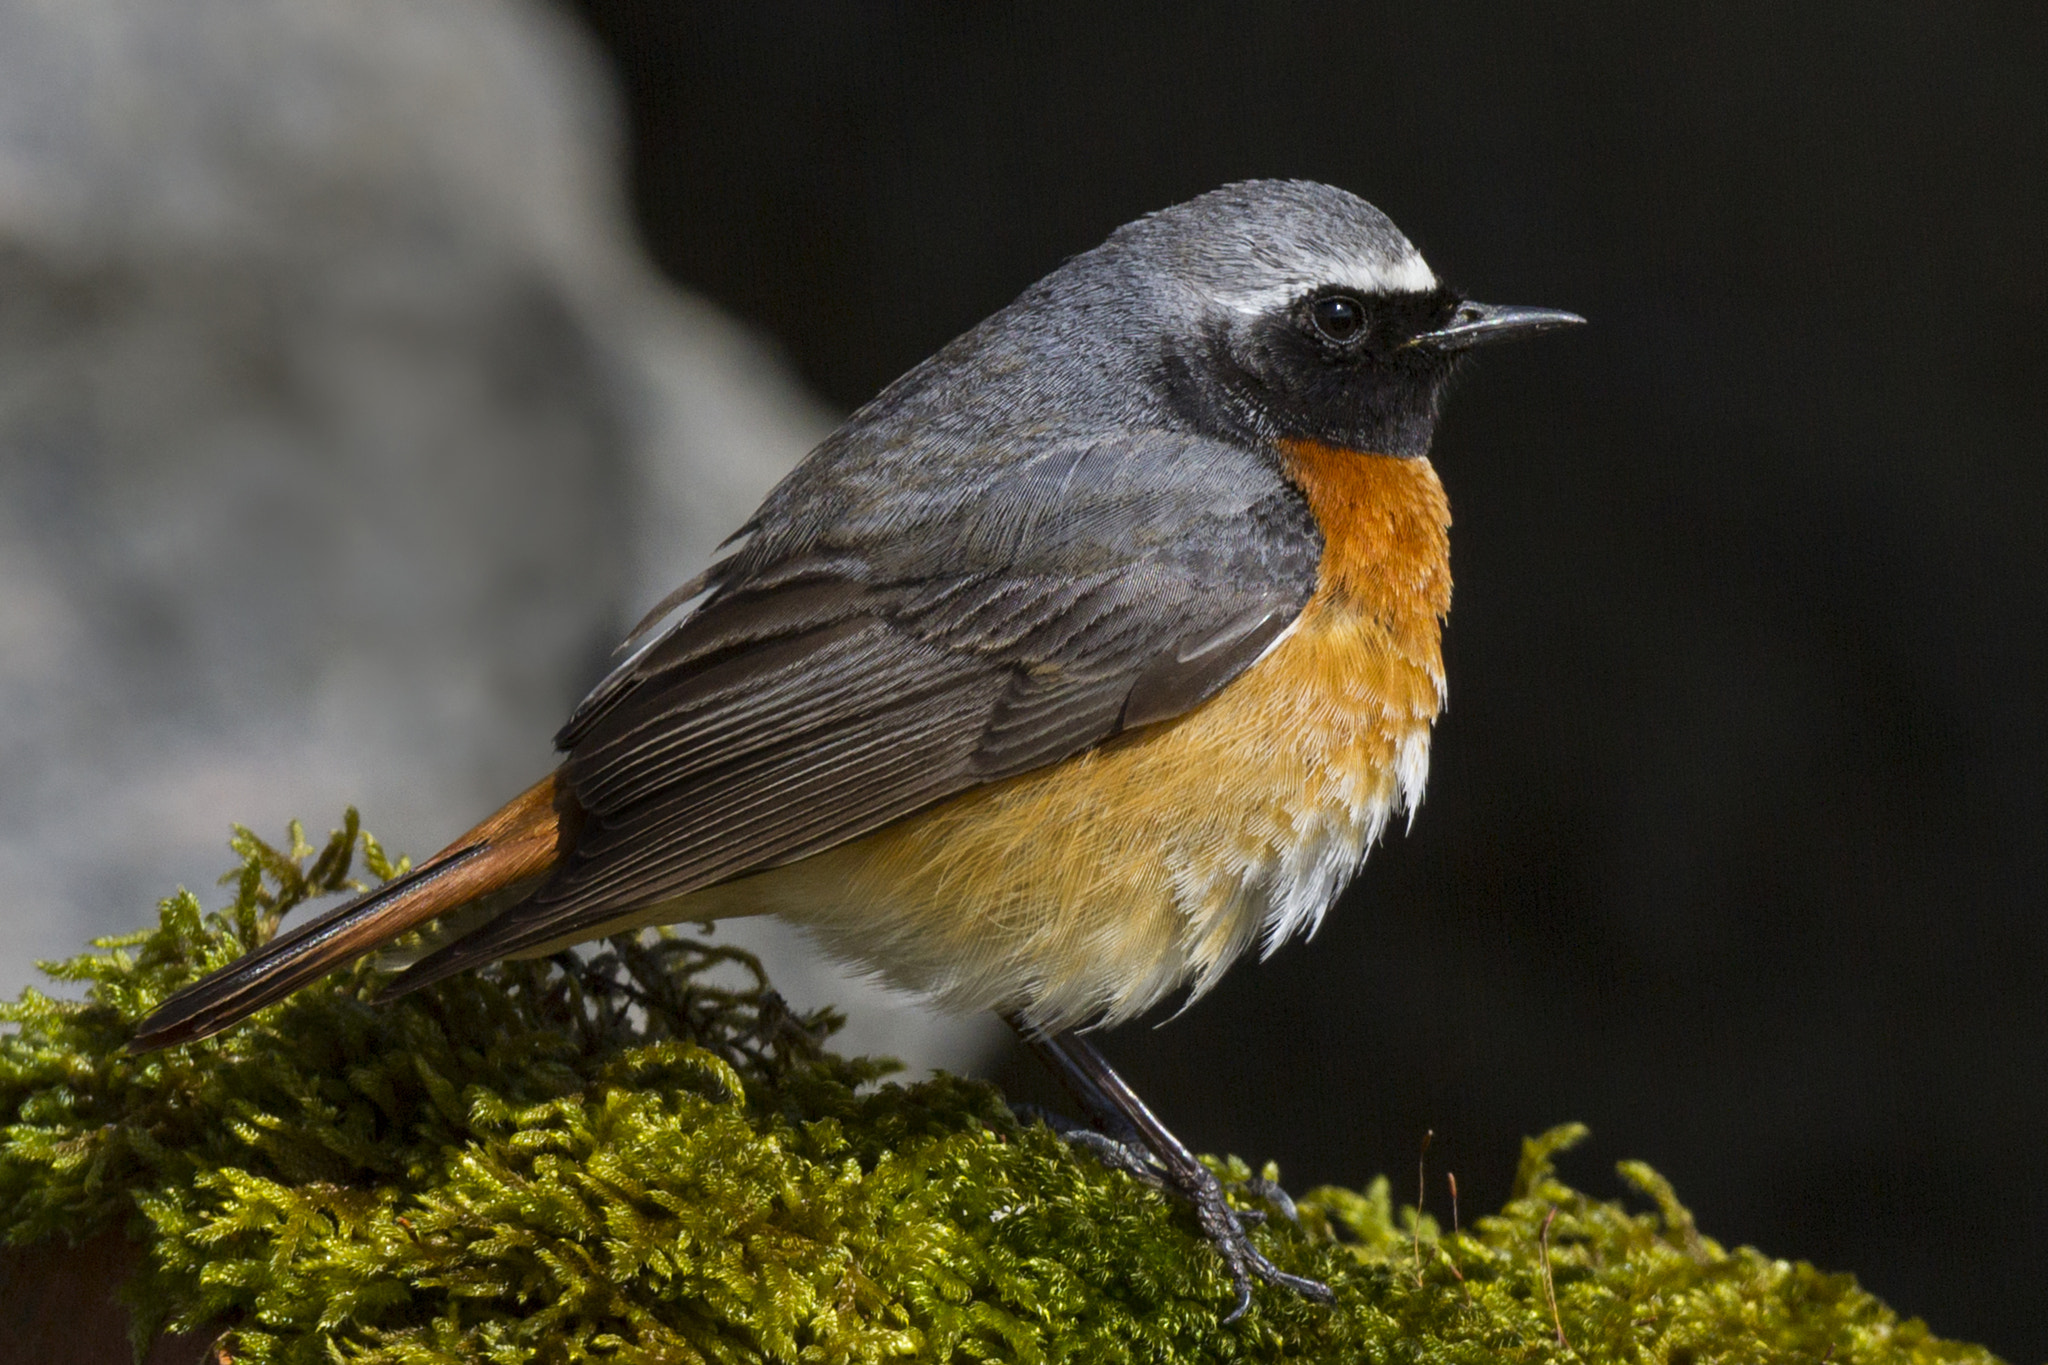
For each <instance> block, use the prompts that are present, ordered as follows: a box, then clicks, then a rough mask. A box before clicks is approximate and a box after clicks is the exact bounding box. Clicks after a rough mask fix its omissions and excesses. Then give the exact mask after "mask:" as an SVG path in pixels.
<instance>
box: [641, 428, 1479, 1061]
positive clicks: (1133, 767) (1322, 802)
mask: <svg viewBox="0 0 2048 1365" xmlns="http://www.w3.org/2000/svg"><path fill="white" fill-rule="evenodd" d="M1285 457H1286V460H1287V468H1288V472H1289V474H1290V476H1291V477H1292V478H1293V479H1294V481H1295V482H1296V484H1297V485H1298V486H1299V487H1300V488H1301V489H1302V491H1303V492H1304V494H1306V496H1307V498H1308V501H1309V504H1310V507H1311V508H1312V509H1313V510H1314V512H1315V514H1316V517H1317V520H1318V521H1319V522H1320V523H1321V525H1322V528H1323V533H1324V537H1325V548H1324V553H1323V557H1322V562H1321V569H1320V574H1319V579H1318V584H1317V588H1316V592H1315V594H1314V596H1313V597H1312V598H1311V600H1310V601H1309V603H1308V605H1307V607H1306V608H1305V609H1304V610H1303V612H1302V614H1301V617H1300V619H1299V620H1298V621H1297V623H1296V625H1295V627H1294V628H1293V629H1292V630H1291V631H1290V632H1289V633H1288V634H1287V635H1285V636H1284V637H1282V639H1281V640H1280V641H1279V643H1278V644H1276V645H1275V646H1274V648H1273V649H1272V650H1271V651H1269V652H1268V654H1267V655H1266V657H1265V658H1263V659H1261V660H1260V661H1259V662H1258V663H1256V664H1254V665H1253V666H1252V667H1251V668H1250V669H1248V670H1246V672H1245V673H1244V674H1243V675H1242V676H1240V677H1239V678H1238V679H1236V680H1235V681H1234V682H1232V683H1231V684H1230V685H1229V686H1227V687H1226V688H1224V689H1223V691H1222V692H1220V693H1219V694H1218V695H1216V696H1215V697H1213V698H1211V699H1210V700H1209V701H1207V702H1205V703H1204V704H1203V705H1201V706H1200V707H1197V708H1196V709H1195V710H1194V711H1191V712H1189V713H1188V714H1187V715H1185V716H1182V717H1179V718H1178V719H1175V720H1170V721H1164V722H1161V723H1159V724H1157V725H1150V726H1145V727H1143V728H1141V729H1138V730H1134V731H1132V732H1130V733H1128V734H1126V735H1123V736H1120V737H1119V738H1117V739H1116V740H1113V741H1111V742H1110V743H1107V744H1105V745H1102V746H1101V747H1100V748H1097V749H1095V750H1092V751H1090V752H1088V753H1086V754H1083V755H1080V756H1079V757H1076V758H1073V759H1070V760H1068V761H1066V762H1064V763H1060V764H1057V765H1055V766H1053V767H1051V768H1046V769H1041V770H1039V771H1037V772H1032V773H1026V774H1023V775H1021V776H1019V777H1014V778H1010V779H1008V780H1006V781H1003V782H999V783H994V784H991V785H990V786H987V787H983V788H980V789H978V790H975V791H972V792H969V793H966V794H965V795H963V796H960V797H956V798H954V799H953V800H951V801H948V802H945V803H944V804H942V805H940V806H937V807H935V808H933V809H931V810H929V811H926V812H923V813H922V814H920V815H917V816H914V817H912V818H911V819H909V820H905V821H902V822H900V823H898V824H895V825H892V826H890V827H889V828H887V829H885V830H882V831H880V832H878V833H876V834H873V835H870V836H868V837H867V838H865V839H861V840H858V841H856V842H854V843H850V844H846V845H843V846H841V847H839V848H837V849H833V850H830V851H828V852H826V853H822V854H819V855H817V856H815V857H812V858H808V859H805V860H804V861H802V862H800V863H796V864H792V865H791V866H789V867H784V868H778V869H776V870H774V871H772V872H768V873H763V874H761V875H759V876H755V877H750V878H747V879H745V880H743V881H739V882H734V883H730V884H728V885H726V886H722V887H714V888H711V889H710V890H708V891H705V892H700V893H698V894H697V895H696V896H693V897H690V898H689V899H688V900H686V901H685V902H683V903H682V904H681V906H679V907H671V909H672V910H673V911H674V914H673V916H672V917H676V918H687V917H689V916H690V915H695V914H701V915H703V916H705V917H709V918H715V917H719V916H722V915H728V914H753V913H767V912H773V913H780V914H783V915H785V916H786V917H788V918H791V919H794V920H797V921H799V922H801V923H803V924H805V925H807V926H809V927H810V928H811V929H812V930H813V931H814V932H815V933H816V934H817V935H818V936H819V937H820V938H821V939H822V940H823V941H824V942H825V944H826V945H827V947H828V948H830V949H832V950H834V951H836V952H837V953H839V954H840V955H841V956H843V957H845V958H847V959H849V960H851V961H853V962H856V963H859V964H861V965H863V966H866V967H869V968H871V969H873V970H875V971H876V972H878V973H879V974H880V975H882V976H883V977H885V978H886V979H889V980H891V981H893V982H895V983H896V984H898V985H901V986H905V987H908V988H910V989H913V990H917V991H920V992H924V993H928V994H930V995H932V996H934V997H936V998H937V999H938V1000H939V1001H940V1002H941V1003H942V1004H946V1005H950V1006H954V1007H958V1008H962V1009H968V1008H975V1009H980V1008H998V1009H1014V1010H1021V1011H1023V1012H1024V1013H1025V1014H1026V1016H1027V1017H1028V1018H1030V1019H1031V1020H1032V1021H1033V1022H1035V1023H1038V1024H1041V1025H1045V1026H1048V1027H1064V1026H1068V1025H1071V1024H1075V1023H1079V1022H1083V1021H1086V1020H1088V1019H1093V1018H1102V1019H1104V1020H1105V1021H1107V1022H1115V1021H1117V1020H1120V1019H1123V1018H1128V1017H1129V1016H1131V1015H1134V1014H1137V1013H1139V1012H1141V1011H1143V1010H1144V1009H1145V1008H1147V1007H1148V1006H1150V1005H1151V1004H1153V1003H1154V1002H1156V1001H1157V1000H1158V999H1160V998H1161V997H1162V996H1164V995H1165V994H1167V993H1168V992H1169V991H1171V990H1173V989H1174V988H1175V987H1177V986H1179V985H1181V984H1183V983H1188V982H1192V983H1193V985H1194V987H1195V989H1196V990H1197V991H1200V990H1204V989H1207V988H1208V987H1209V986H1210V985H1212V984H1213V983H1214V982H1215V980H1216V979H1217V978H1218V977H1219V976H1220V975H1221V973H1222V972H1223V970H1224V968H1226V967H1227V966H1229V964H1230V963H1231V961H1232V960H1233V959H1235V958H1236V957H1237V956H1238V955H1239V954H1240V953H1242V952H1243V951H1244V949H1246V948H1247V947H1249V946H1250V944H1251V943H1252V942H1253V941H1254V940H1256V939H1258V938H1259V937H1260V936H1261V935H1262V934H1263V936H1264V938H1265V940H1266V942H1267V944H1268V946H1269V947H1270V946H1273V945H1277V944H1278V943H1279V942H1281V941H1283V940H1284V939H1286V938H1287V937H1289V936H1290V935H1292V934H1294V933H1296V932H1298V931H1303V930H1307V929H1312V928H1313V927H1314V925H1315V924H1316V922H1317V921H1318V920H1319V919H1320V918H1321V916H1322V913H1323V911H1324V909H1326V908H1327V906H1328V904H1329V902H1330V901H1331V900H1332V899H1333V898H1334V897H1335V896H1336V894H1337V892H1338V891H1339V890H1341V889H1342V888H1343V884H1344V881H1345V880H1346V879H1347V878H1348V877H1349V876H1350V874H1351V872H1352V871H1353V870H1354V869H1355V868H1356V867H1357V865H1358V863H1359V862H1360V861H1361V860H1362V859H1363V858H1364V855H1365V851H1366V849H1367V847H1368V846H1369V845H1370V844H1371V842H1372V841H1373V840H1374V839H1375V838H1377V837H1378V835H1379V833H1380V831H1381V829H1382V828H1383V827H1384V825H1385V823H1386V821H1387V820H1388V818H1389V817H1390V816H1391V815H1392V814H1393V813H1395V812H1396V811H1397V810H1400V809H1402V808H1404V807H1405V808H1407V809H1410V810H1411V811H1412V809H1413V807H1414V804H1415V802H1416V801H1418V800H1419V799H1420V797H1421V788H1422V781H1423V777H1424V775H1425V773H1426V771H1427V767H1428V753H1429V726H1430V722H1431V721H1432V720H1433V719H1434V718H1435V716H1436V714H1437V711H1438V709H1439V708H1440V706H1441V704H1442V697H1443V665H1442V659H1441V655H1440V653H1439V649H1438V636H1439V629H1440V624H1441V620H1442V617H1443V615H1444V612H1445V611H1446V610H1447V609H1448V608H1449V605H1450V588H1451V584H1450V572H1449V563H1448V553H1449V543H1448V530H1447V528H1448V525H1449V521H1450V513H1449V508H1448V505H1447V504H1446V502H1445V499H1444V494H1443V489H1442V487H1441V485H1440V484H1439V483H1438V482H1437V478H1436V474H1435V471H1434V470H1432V469H1431V468H1430V465H1429V462H1428V461H1427V460H1423V459H1406V460H1403V459H1392V458H1388V457H1384V456H1374V455H1360V454H1357V453H1354V452H1351V451H1343V450H1336V449H1333V448H1330V447H1327V446H1321V445H1313V444H1306V443H1303V444H1296V445H1290V446H1288V447H1286V449H1285Z"/></svg>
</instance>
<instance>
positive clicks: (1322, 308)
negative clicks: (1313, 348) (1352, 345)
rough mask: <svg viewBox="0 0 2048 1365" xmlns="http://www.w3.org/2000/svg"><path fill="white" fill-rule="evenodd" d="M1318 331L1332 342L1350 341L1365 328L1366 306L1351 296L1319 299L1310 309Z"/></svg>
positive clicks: (1333, 295)
mask: <svg viewBox="0 0 2048 1365" xmlns="http://www.w3.org/2000/svg"><path fill="white" fill-rule="evenodd" d="M1309 316H1310V317H1311V318H1313V319H1314V320H1315V324H1316V330H1317V331H1318V332H1321V333H1322V334H1323V335H1324V336H1326V337H1328V338H1329V339H1330V340H1332V341H1349V340H1351V339H1352V338H1353V337H1355V336H1357V335H1358V333H1359V331H1360V329H1361V328H1363V327H1364V326H1365V305H1364V304H1362V303H1360V302H1359V301H1358V300H1357V299H1354V298H1352V297H1351V296H1350V295H1349V294H1332V295H1330V296H1329V297H1328V298H1323V299H1317V300H1316V301H1315V305H1314V306H1313V307H1311V308H1310V309H1309Z"/></svg>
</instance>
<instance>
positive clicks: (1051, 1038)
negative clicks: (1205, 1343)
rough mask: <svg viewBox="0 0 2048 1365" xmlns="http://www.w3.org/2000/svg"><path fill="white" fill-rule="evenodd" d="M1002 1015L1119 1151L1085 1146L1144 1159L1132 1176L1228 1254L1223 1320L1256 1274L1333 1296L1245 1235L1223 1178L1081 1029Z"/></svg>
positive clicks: (1124, 1161)
mask: <svg viewBox="0 0 2048 1365" xmlns="http://www.w3.org/2000/svg"><path fill="white" fill-rule="evenodd" d="M1005 1019H1006V1021H1007V1022H1008V1023H1009V1025H1010V1027H1012V1028H1014V1029H1016V1030H1017V1033H1018V1036H1019V1037H1021V1038H1023V1040H1024V1041H1025V1042H1026V1043H1028V1044H1030V1045H1031V1049H1032V1051H1034V1052H1036V1053H1037V1054H1038V1055H1039V1056H1040V1057H1041V1058H1043V1059H1044V1060H1045V1063H1046V1065H1047V1066H1049V1067H1051V1068H1052V1071H1053V1074H1054V1075H1056V1076H1058V1077H1059V1078H1060V1082H1061V1084H1063V1085H1065V1086H1066V1087H1067V1090H1068V1091H1069V1092H1070V1093H1071V1094H1072V1095H1073V1096H1074V1098H1075V1099H1076V1100H1078V1101H1079V1102H1080V1104H1081V1107H1082V1108H1083V1109H1084V1110H1086V1111H1087V1113H1088V1117H1089V1119H1090V1121H1091V1122H1093V1123H1095V1124H1096V1125H1097V1126H1098V1127H1100V1128H1102V1129H1104V1130H1105V1137H1104V1139H1103V1144H1104V1145H1106V1146H1107V1147H1109V1148H1113V1149H1115V1155H1112V1154H1110V1152H1108V1151H1103V1150H1102V1149H1101V1147H1100V1146H1098V1144H1096V1143H1092V1142H1091V1143H1085V1144H1084V1145H1087V1146H1088V1147H1089V1148H1090V1150H1094V1151H1098V1152H1099V1153H1100V1154H1101V1155H1102V1156H1103V1157H1104V1161H1105V1164H1107V1165H1110V1166H1112V1167H1115V1168H1116V1169H1119V1170H1124V1171H1131V1164H1130V1163H1132V1162H1134V1161H1142V1162H1143V1164H1144V1166H1145V1167H1146V1173H1140V1172H1136V1171H1132V1172H1131V1173H1132V1174H1137V1175H1139V1176H1140V1178H1141V1179H1143V1178H1146V1175H1147V1174H1148V1173H1149V1174H1150V1178H1151V1180H1152V1182H1153V1183H1161V1182H1163V1183H1164V1184H1165V1185H1166V1186H1167V1187H1168V1188H1170V1189H1172V1190H1173V1192H1174V1193H1175V1194H1178V1195H1179V1196H1180V1197H1181V1198H1183V1199H1185V1200H1186V1201H1187V1202H1188V1203H1189V1205H1191V1206H1192V1207H1193V1209H1194V1211H1195V1220H1196V1221H1197V1222H1198V1223H1199V1224H1200V1225H1201V1228H1202V1235H1203V1236H1204V1237H1206V1238H1207V1239H1208V1241H1209V1244H1210V1245H1211V1246H1213V1247H1215V1248H1216V1251H1217V1253H1218V1254H1219V1255H1221V1256H1222V1257H1223V1263H1224V1264H1225V1265H1226V1266H1228V1267H1229V1269H1230V1277H1231V1279H1232V1280H1234V1281H1235V1282H1236V1284H1237V1302H1236V1304H1235V1305H1234V1306H1233V1307H1232V1308H1231V1310H1230V1312H1229V1313H1228V1314H1227V1315H1226V1316H1225V1317H1224V1319H1223V1320H1224V1321H1225V1322H1234V1321H1236V1320H1237V1319H1238V1318H1239V1317H1240V1316H1242V1315H1243V1313H1244V1311H1245V1309H1246V1308H1248V1307H1250V1306H1251V1301H1252V1285H1251V1282H1252V1277H1253V1276H1257V1277H1258V1278H1259V1279H1261V1280H1264V1281H1265V1282H1266V1283H1267V1284H1275V1285H1280V1286H1281V1287H1283V1288H1286V1289H1292V1290H1293V1291H1294V1292H1295V1293H1297V1294H1301V1295H1303V1296H1304V1297H1307V1298H1311V1299H1315V1300H1317V1301H1319V1302H1322V1303H1328V1302H1330V1300H1331V1298H1332V1297H1333V1296H1332V1295H1331V1293H1330V1288H1329V1286H1328V1285H1325V1284H1323V1283H1321V1282H1320V1281H1317V1280H1310V1279H1304V1278H1303V1277H1301V1276H1299V1275H1289V1274H1288V1273H1287V1272H1285V1271H1283V1270H1281V1269H1280V1268H1279V1267H1278V1266H1276V1265H1274V1264H1273V1263H1272V1262H1271V1261H1269V1260H1267V1259H1266V1258H1265V1256H1264V1255H1263V1254H1261V1253H1260V1251H1259V1249H1258V1248H1257V1247H1255V1246H1253V1245H1252V1243H1251V1239H1250V1238H1249V1237H1247V1236H1246V1235H1245V1229H1244V1224H1245V1219H1244V1216H1243V1215H1241V1214H1239V1213H1238V1212H1237V1211H1236V1210H1234V1209H1232V1208H1231V1207H1230V1203H1229V1201H1228V1200H1227V1199H1226V1198H1225V1197H1224V1194H1223V1182H1222V1181H1220V1180H1218V1179H1217V1178H1216V1175H1215V1173H1214V1172H1213V1171H1211V1170H1210V1169H1209V1168H1208V1167H1207V1166H1204V1165H1203V1164H1202V1163H1201V1162H1200V1161H1198V1160H1196V1158H1195V1155H1194V1153H1192V1152H1190V1151H1189V1150H1188V1149H1187V1147H1186V1146H1185V1145H1184V1144H1183V1143H1182V1142H1181V1140H1180V1139H1179V1138H1177V1137H1175V1136H1174V1135H1173V1133H1172V1132H1171V1131H1170V1130H1169V1129H1168V1128H1167V1126H1166V1125H1165V1124H1163V1123H1161V1122H1160V1121H1159V1118H1158V1116H1157V1115H1155V1114H1154V1113H1153V1112H1152V1110H1151V1109H1150V1108H1148V1107H1147V1106H1146V1104H1145V1102H1144V1101H1143V1100H1141V1099H1139V1098H1138V1094H1137V1092H1136V1091H1134V1090H1132V1089H1131V1087H1130V1085H1129V1084H1128V1083H1127V1082H1126V1081H1125V1080H1124V1078H1123V1077H1121V1076H1119V1075H1117V1074H1116V1070H1115V1069H1114V1068H1113V1067H1111V1066H1110V1064H1109V1059H1108V1058H1106V1057H1104V1056H1103V1055H1102V1053H1101V1052H1100V1051H1099V1050H1098V1049H1097V1048H1096V1046H1095V1045H1094V1044H1093V1043H1091V1042H1089V1041H1088V1040H1087V1039H1086V1038H1084V1037H1082V1036H1081V1035H1080V1034H1078V1033H1073V1032H1066V1033H1055V1034H1050V1035H1047V1034H1039V1033H1035V1032H1033V1031H1032V1030H1031V1029H1030V1028H1029V1027H1028V1026H1026V1025H1025V1024H1024V1023H1023V1021H1021V1020H1019V1019H1018V1018H1016V1017H1015V1016H1005ZM1069 1136H1072V1135H1071V1134H1070V1135H1069ZM1141 1151H1142V1152H1143V1153H1144V1154H1145V1155H1144V1157H1142V1158H1141V1157H1139V1156H1138V1153H1139V1152H1141ZM1147 1158H1149V1159H1147Z"/></svg>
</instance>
